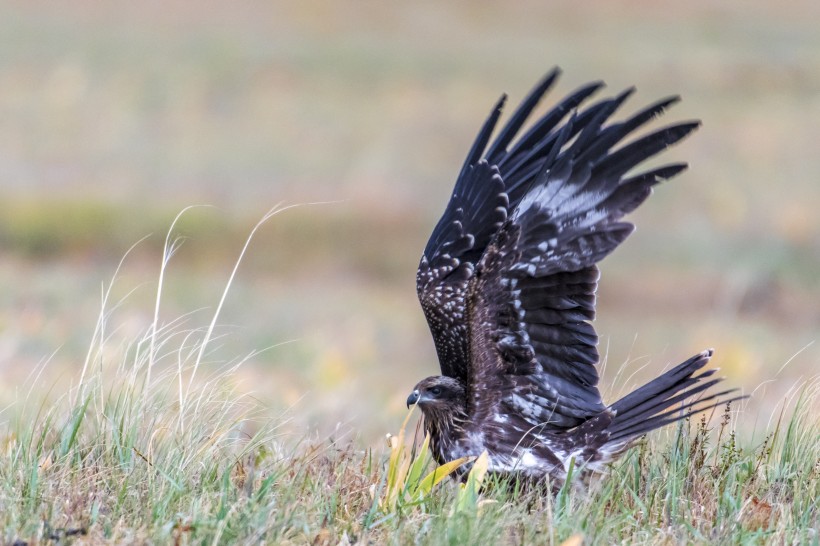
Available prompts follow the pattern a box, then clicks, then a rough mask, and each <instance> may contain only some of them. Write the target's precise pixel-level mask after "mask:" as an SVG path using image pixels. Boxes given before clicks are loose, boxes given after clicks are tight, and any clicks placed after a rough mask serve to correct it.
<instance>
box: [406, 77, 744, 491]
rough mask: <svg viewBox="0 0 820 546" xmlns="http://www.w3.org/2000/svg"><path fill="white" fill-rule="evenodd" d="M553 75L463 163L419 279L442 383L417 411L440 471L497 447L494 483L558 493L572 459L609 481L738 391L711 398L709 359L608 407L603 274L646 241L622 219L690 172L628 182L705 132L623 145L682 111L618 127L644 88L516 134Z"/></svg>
mask: <svg viewBox="0 0 820 546" xmlns="http://www.w3.org/2000/svg"><path fill="white" fill-rule="evenodd" d="M557 76H558V70H557V69H555V70H553V71H552V72H550V73H549V74H548V75H547V76H546V77H545V78H544V79H543V80H542V81H541V82H540V83H539V84H538V85H537V86H536V87H535V88H534V89H533V91H532V92H531V93H530V95H529V96H528V97H527V98H526V99H525V100H524V101H523V102H522V104H521V105H520V106H519V107H518V109H517V110H516V111H515V112H514V113H513V115H512V117H511V118H510V120H509V121H508V122H507V123H506V125H505V126H504V127H503V128H502V129H501V130H500V131H499V133H498V134H497V136H496V137H495V139H494V140H493V141H492V143H491V142H490V141H491V135H492V133H493V130H494V128H495V125H496V124H497V122H498V119H499V117H500V115H501V110H502V107H503V104H504V102H505V97H502V98H501V100H500V101H499V102H498V104H497V105H496V107H495V108H494V109H493V111H492V113H491V114H490V116H489V118H488V119H487V121H486V122H485V123H484V126H483V127H482V129H481V130H480V132H479V134H478V137H477V138H476V141H475V143H474V144H473V147H472V149H471V150H470V152H469V154H468V156H467V159H466V161H465V163H464V166H463V167H462V169H461V173H460V174H459V177H458V179H457V181H456V185H455V188H454V190H453V194H452V196H451V198H450V202H449V203H448V205H447V208H446V210H445V212H444V215H443V216H442V218H441V220H439V222H438V224H437V225H436V227H435V229H434V230H433V233H432V235H431V236H430V240H429V242H428V243H427V247H426V248H425V250H424V254H423V256H422V258H421V263H420V264H419V269H418V273H417V277H416V280H417V289H418V294H419V300H420V301H421V305H422V308H423V310H424V314H425V316H426V317H427V321H428V323H429V325H430V331H431V333H432V334H433V339H434V341H435V346H436V351H437V353H438V357H439V363H440V365H441V371H442V375H441V376H434V377H428V378H427V379H424V380H423V381H421V382H420V383H418V385H416V387H415V388H414V390H413V392H412V393H411V395H410V397H409V398H408V399H407V403H408V406H409V405H411V404H418V405H419V407H420V408H421V410H422V412H423V415H424V422H425V428H426V429H427V431H428V432H429V433H430V435H431V445H432V449H433V453H434V456H435V458H436V459H437V460H438V461H439V462H445V461H448V460H452V459H456V458H458V457H462V456H469V455H472V456H477V455H479V454H481V452H483V451H484V450H487V452H488V454H489V468H490V471H491V472H496V473H501V474H510V475H513V476H514V477H521V478H525V479H527V480H529V481H540V480H546V479H547V478H550V479H552V483H553V484H555V483H561V482H563V481H564V479H565V477H566V471H567V468H568V466H569V464H570V461H571V460H573V461H574V464H575V467H576V468H579V469H581V471H582V472H581V474H583V473H586V472H590V471H596V470H600V469H601V468H602V466H603V465H604V464H606V463H607V462H609V461H611V460H612V459H613V458H615V457H616V456H617V455H619V454H620V453H622V452H623V451H624V450H626V449H627V448H628V447H629V446H630V445H631V444H632V443H633V442H634V441H635V440H636V439H637V438H639V437H640V436H641V435H643V434H645V433H646V432H648V431H650V430H653V429H655V428H658V427H661V426H663V425H665V424H668V423H671V422H674V421H676V420H678V419H682V418H684V417H687V416H689V415H691V414H693V413H696V412H700V411H704V410H706V409H710V408H713V407H715V406H717V405H719V404H724V403H726V402H727V401H728V400H727V398H726V395H727V394H728V393H729V392H731V391H724V392H718V393H712V392H709V393H707V392H706V391H707V389H709V388H710V387H712V386H713V385H714V384H715V383H717V382H718V381H720V379H716V378H714V377H713V374H714V373H715V370H705V371H702V370H703V368H704V366H705V365H706V364H707V362H708V360H709V358H710V357H711V356H712V351H711V350H708V351H704V352H702V353H700V354H698V355H695V356H694V357H692V358H690V359H689V360H687V361H686V362H684V363H683V364H681V365H679V366H677V367H676V368H674V369H672V370H670V371H668V372H666V373H664V374H662V375H661V376H660V377H658V378H656V379H654V380H653V381H651V382H649V383H648V384H646V385H644V386H643V387H641V388H639V389H637V390H636V391H634V392H633V393H631V394H629V395H627V396H626V397H624V398H622V399H621V400H619V401H617V402H615V403H614V404H611V405H609V406H607V405H605V404H604V403H603V401H602V400H601V395H600V392H599V391H598V388H597V383H598V373H597V371H596V369H595V365H596V364H597V362H598V359H599V356H598V351H597V349H596V345H597V342H598V337H597V334H596V333H595V330H594V328H593V327H592V324H591V321H592V320H593V318H594V316H595V290H596V288H597V281H598V269H597V267H596V263H597V262H598V261H600V260H601V259H602V258H604V257H605V256H606V255H608V254H609V253H610V252H612V251H613V250H614V249H615V248H616V247H617V246H618V245H619V244H620V243H621V242H622V241H623V240H624V239H626V237H627V236H628V235H629V234H630V233H631V232H632V230H633V229H634V228H633V226H632V224H629V223H627V222H623V221H621V218H622V217H623V216H624V215H625V214H627V213H629V212H631V211H632V210H634V209H635V208H637V207H638V206H639V205H640V204H641V203H642V202H643V201H644V200H645V199H646V198H647V197H648V196H649V194H650V193H651V191H652V187H653V186H655V185H656V184H657V183H659V182H661V181H662V180H666V179H668V178H671V177H672V176H674V175H676V174H678V173H679V172H681V171H682V170H684V169H685V168H686V165H685V164H682V163H674V164H669V165H665V166H661V167H656V168H653V169H650V170H648V171H645V172H641V173H638V174H628V173H631V171H632V169H633V168H634V167H636V166H637V165H638V164H639V163H641V162H643V161H644V160H646V159H648V158H650V157H652V156H654V155H656V154H657V153H659V152H661V151H663V150H664V149H666V148H667V147H668V146H670V145H672V144H675V143H676V142H678V141H680V140H681V139H683V138H684V137H685V136H686V135H688V134H689V133H690V132H691V131H693V130H694V129H695V128H697V127H698V125H699V122H697V121H689V122H682V123H676V124H673V125H669V126H666V127H662V128H660V129H657V130H655V131H653V132H650V133H645V134H643V136H640V137H638V138H634V139H633V140H632V141H631V142H628V143H626V144H624V143H623V141H624V139H626V138H628V137H629V136H630V135H631V134H632V133H633V132H634V131H636V130H637V129H638V128H640V127H642V126H643V125H645V124H646V123H647V122H649V121H651V120H652V119H654V118H655V117H657V116H659V115H660V114H661V113H662V112H663V111H664V110H665V109H666V108H667V107H669V106H670V105H672V104H674V103H675V102H677V100H678V98H677V97H672V98H667V99H663V100H661V101H658V102H656V103H654V104H652V105H650V106H648V107H646V108H644V109H642V110H640V111H638V112H637V113H636V114H634V115H632V116H630V117H628V118H626V119H625V120H622V121H616V122H613V121H610V118H611V116H612V115H613V114H614V113H615V111H616V110H617V109H618V108H619V107H620V106H621V105H622V103H623V102H624V101H625V100H626V99H627V98H628V97H629V95H631V94H632V91H633V90H631V89H630V90H627V91H625V92H623V93H621V94H619V95H617V96H615V97H612V98H606V99H603V100H599V101H598V102H594V103H592V104H591V105H585V104H584V103H585V101H586V99H588V98H589V97H590V96H591V95H593V94H594V93H595V92H596V91H597V90H598V89H599V88H601V87H602V84H601V83H592V84H588V85H585V86H583V87H581V88H579V89H578V90H577V91H575V92H574V93H571V94H570V95H568V96H567V97H565V98H564V99H562V100H561V101H560V102H558V103H557V104H556V105H555V106H553V108H551V109H550V110H548V111H547V112H546V113H545V114H544V115H542V116H541V117H539V118H538V119H537V120H536V121H535V122H534V123H532V125H531V126H530V127H529V128H528V129H527V130H526V131H525V132H524V133H523V134H522V135H520V136H518V134H519V132H520V131H521V129H522V127H523V125H524V123H525V122H526V120H527V118H528V117H529V115H530V114H531V113H532V111H533V109H534V108H535V107H536V105H537V103H538V102H539V101H540V99H541V98H542V97H543V96H544V95H545V94H546V92H547V90H548V89H549V88H550V87H551V86H552V84H553V83H554V82H555V80H556V79H557ZM695 395H700V398H699V399H698V400H695V401H692V397H694V396H695ZM734 399H736V398H734ZM732 400H733V399H732Z"/></svg>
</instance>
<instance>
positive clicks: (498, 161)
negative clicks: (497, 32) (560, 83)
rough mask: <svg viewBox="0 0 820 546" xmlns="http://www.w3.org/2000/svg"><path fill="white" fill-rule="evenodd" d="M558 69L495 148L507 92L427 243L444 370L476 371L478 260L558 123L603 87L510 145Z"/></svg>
mask: <svg viewBox="0 0 820 546" xmlns="http://www.w3.org/2000/svg"><path fill="white" fill-rule="evenodd" d="M559 74H560V72H559V70H558V69H557V68H556V69H554V70H552V71H551V72H550V73H548V74H547V75H546V76H545V77H544V78H543V79H542V80H541V81H540V82H539V83H538V84H537V85H536V86H535V88H533V90H532V91H531V92H530V94H529V95H528V96H527V98H526V99H525V100H524V101H523V102H522V103H521V105H520V106H519V107H518V108H517V109H516V111H515V113H514V114H513V116H512V117H511V118H510V120H509V121H508V122H507V123H506V124H505V126H504V127H503V129H502V130H501V131H500V132H499V134H498V136H497V137H496V138H495V140H494V141H493V143H492V145H490V147H489V149H488V144H489V142H490V137H491V136H492V133H493V129H494V128H495V126H496V124H497V123H498V119H499V117H500V116H501V110H502V108H503V106H504V103H505V102H506V97H505V96H502V97H501V99H500V100H499V101H498V103H496V105H495V107H494V108H493V110H492V112H491V113H490V116H489V117H488V118H487V120H486V121H485V122H484V125H483V126H482V128H481V130H480V131H479V133H478V136H477V137H476V140H475V142H474V143H473V146H472V148H471V149H470V152H469V154H467V158H466V160H465V161H464V165H463V166H462V168H461V172H460V174H459V176H458V179H457V181H456V185H455V188H454V189H453V193H452V196H451V197H450V201H449V203H448V204H447V208H446V209H445V211H444V214H443V215H442V217H441V219H440V220H439V222H438V224H437V225H436V227H435V228H434V229H433V233H432V234H431V235H430V239H429V241H428V243H427V246H426V247H425V249H424V254H423V255H422V257H421V261H420V263H419V268H418V272H417V274H416V289H417V291H418V296H419V301H420V302H421V306H422V309H423V311H424V315H425V317H426V318H427V322H428V325H429V326H430V331H431V333H432V335H433V340H434V342H435V345H436V351H437V353H438V357H439V363H440V365H441V371H442V373H443V374H444V375H448V376H451V377H458V378H461V379H463V380H465V381H466V380H467V379H468V377H469V375H470V357H469V353H468V349H467V343H468V338H469V335H468V329H467V319H466V297H467V288H468V284H469V282H470V280H471V279H472V278H473V273H474V271H475V266H476V265H477V263H478V261H479V260H480V259H481V256H482V255H483V254H484V251H485V249H486V248H487V245H488V244H489V242H490V240H491V238H492V237H493V236H494V234H495V233H496V232H497V231H498V229H499V228H500V227H501V225H502V224H503V222H504V221H505V220H506V219H507V216H508V213H509V211H510V210H512V209H514V208H515V206H516V205H517V204H518V202H519V201H520V200H521V198H522V197H523V195H524V192H525V190H526V189H527V188H528V187H529V185H530V184H531V183H532V181H533V180H534V179H535V177H536V175H537V174H538V172H540V171H541V170H542V168H543V165H544V164H545V162H546V160H547V152H548V151H549V150H550V148H551V147H552V145H553V143H554V141H555V138H556V136H557V135H558V134H559V131H557V129H558V124H559V123H560V122H561V120H563V119H564V118H565V117H566V115H567V113H568V112H570V111H572V110H573V109H574V108H577V107H578V105H580V104H581V103H582V102H583V101H584V100H585V99H587V98H588V97H589V96H590V95H592V94H593V93H594V92H595V91H596V90H597V89H599V88H600V87H601V86H602V84H601V83H593V84H589V85H586V86H583V87H581V88H579V89H578V90H577V91H575V92H574V93H571V94H570V95H568V96H567V97H565V98H564V99H563V100H562V101H560V102H559V103H558V104H556V105H555V106H554V107H553V108H552V109H550V110H549V111H548V112H547V113H546V114H544V115H543V116H542V117H541V118H539V119H538V120H537V122H536V123H534V124H533V125H532V127H531V128H530V129H529V130H528V131H527V132H526V133H525V134H524V135H523V136H522V137H521V138H519V139H518V140H517V141H516V143H515V144H514V145H513V146H511V147H510V146H509V145H510V143H511V142H512V141H513V139H514V138H515V137H516V135H517V134H518V132H519V131H520V130H521V127H522V126H523V125H524V123H525V122H526V120H527V118H528V117H529V115H530V114H531V113H532V111H533V110H534V109H535V107H536V106H537V105H538V102H539V101H540V100H541V98H542V97H543V96H544V95H545V94H546V93H547V91H548V90H549V89H550V88H551V87H552V85H553V84H554V83H555V81H556V80H557V78H558V75H559ZM596 106H598V105H596ZM594 112H595V107H592V108H590V109H588V110H587V111H586V112H585V113H584V114H582V116H583V117H582V118H579V123H576V127H578V128H580V127H582V126H583V124H584V122H585V120H589V119H590V117H591V114H592V113H594ZM576 130H577V129H576ZM508 148H509V149H508ZM485 151H486V154H485Z"/></svg>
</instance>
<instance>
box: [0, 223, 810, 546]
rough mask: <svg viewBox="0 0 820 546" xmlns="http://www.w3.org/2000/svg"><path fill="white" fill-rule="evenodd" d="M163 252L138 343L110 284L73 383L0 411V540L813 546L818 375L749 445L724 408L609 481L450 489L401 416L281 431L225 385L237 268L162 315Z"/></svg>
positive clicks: (658, 438)
mask: <svg viewBox="0 0 820 546" xmlns="http://www.w3.org/2000/svg"><path fill="white" fill-rule="evenodd" d="M266 219H267V217H266ZM263 221H264V220H263ZM257 227H258V226H257ZM249 240H250V239H249ZM176 248H177V243H176V241H175V239H173V238H172V237H170V236H169V238H168V239H167V242H166V247H165V252H164V254H163V256H164V257H163V260H162V267H161V274H160V279H159V282H158V288H157V300H156V311H155V314H154V315H153V321H151V322H150V323H149V324H148V325H147V327H146V328H145V329H144V331H142V332H141V333H139V334H138V335H136V336H133V335H132V334H131V335H130V337H129V334H124V333H123V332H122V331H121V328H120V326H121V325H118V324H116V322H115V319H116V313H115V311H116V309H117V308H118V307H119V305H120V304H121V303H122V302H113V303H112V302H110V301H109V298H110V294H111V287H110V286H109V287H108V289H107V290H106V291H104V295H103V306H102V311H101V313H100V319H99V321H98V324H97V327H96V330H95V334H94V336H93V340H92V343H91V346H90V349H89V352H88V357H87V359H86V362H85V366H83V367H82V372H81V373H80V375H79V378H78V379H77V380H76V382H73V381H72V382H71V384H69V385H67V386H66V385H64V384H62V382H61V383H57V382H55V383H54V384H52V385H51V386H50V387H49V388H48V389H44V388H43V378H44V377H45V376H46V375H47V374H45V372H44V369H45V368H46V367H47V363H44V364H42V365H41V366H39V367H38V368H37V369H35V370H34V371H33V372H32V375H31V376H30V378H29V380H28V381H27V384H26V386H27V388H28V391H27V392H25V391H24V392H18V400H17V402H16V403H14V404H13V405H12V406H11V407H7V408H5V410H4V411H3V412H2V414H0V416H1V418H2V419H3V421H2V425H0V426H1V427H2V428H0V540H2V541H4V542H5V543H9V544H24V543H25V544H35V543H48V542H54V543H59V544H65V543H69V542H72V541H76V542H77V543H146V542H147V543H159V544H170V543H174V544H190V543H197V544H230V543H260V542H261V543H275V544H279V543H294V544H308V543H310V544H338V543H354V542H356V543H379V544H382V543H387V544H389V543H395V544H406V543H418V544H470V543H487V544H490V543H507V544H518V543H539V544H568V545H569V544H580V543H586V544H607V543H630V544H631V543H649V544H661V543H670V542H671V543H704V544H706V543H709V544H715V543H718V544H720V543H726V544H729V543H731V544H735V543H749V544H763V543H800V544H817V543H818V541H820V536H819V535H818V533H817V529H818V527H819V526H820V510H819V509H818V499H820V422H818V420H817V418H816V409H817V405H818V402H819V401H820V384H819V383H818V382H817V380H814V381H809V382H807V383H805V384H804V385H803V387H802V388H801V389H800V390H799V391H797V392H795V393H793V394H792V395H791V396H790V397H788V398H787V399H786V400H785V401H784V402H783V406H782V408H781V410H782V412H781V414H780V416H779V418H777V419H774V420H773V422H771V423H770V424H769V425H768V426H767V428H766V430H765V437H763V438H762V439H758V440H756V441H754V440H752V439H743V438H738V437H737V436H736V433H735V431H734V426H735V424H736V420H738V419H745V418H746V416H745V415H744V414H743V413H740V414H737V413H735V412H734V411H731V410H730V409H729V408H727V409H726V411H725V412H724V413H723V414H722V417H721V419H719V423H718V424H717V425H714V426H713V427H710V425H709V424H708V421H707V420H706V419H705V418H703V419H701V420H696V421H694V422H688V421H687V422H684V423H681V424H680V425H679V426H678V427H670V428H668V429H667V430H666V431H664V432H661V433H657V434H653V435H651V436H650V437H649V438H648V439H646V440H644V441H642V442H641V443H640V445H639V446H637V447H636V448H635V449H633V450H631V451H630V452H629V453H628V454H627V455H626V456H625V457H623V459H622V460H621V461H620V462H618V463H617V464H615V465H614V466H613V467H612V469H611V471H610V475H608V476H606V477H602V478H601V479H596V480H595V481H594V483H592V484H589V485H588V486H575V487H565V488H564V489H562V490H561V491H560V492H559V494H558V495H556V496H553V495H550V494H547V493H545V492H544V491H533V490H529V491H523V490H520V489H519V488H518V487H516V484H514V483H505V482H502V481H499V480H498V479H497V478H495V477H493V476H491V475H486V476H485V475H484V471H485V470H486V459H482V458H479V459H478V460H476V461H471V463H472V464H473V466H472V470H471V473H470V476H469V478H468V480H467V483H466V484H456V483H454V482H453V481H452V480H449V479H444V478H445V476H446V475H447V474H448V473H449V472H451V471H452V470H453V468H454V467H455V464H454V465H450V466H447V467H446V468H438V469H436V468H434V465H433V464H432V463H431V461H430V456H429V453H428V452H427V449H426V442H422V443H421V445H419V444H418V443H416V442H412V441H409V440H408V438H407V435H406V433H405V431H406V427H407V426H408V421H409V416H408V419H405V422H404V424H403V425H402V426H401V428H400V430H399V433H398V435H397V436H395V437H390V438H389V441H388V445H387V446H382V447H379V446H376V447H372V446H371V447H368V446H365V445H362V443H361V442H359V441H357V440H356V439H355V438H354V439H353V440H351V439H338V438H334V437H329V438H316V437H313V438H311V437H309V436H304V437H302V438H294V437H292V436H288V435H286V434H285V433H284V431H283V425H284V424H285V423H286V421H287V416H286V415H280V416H274V415H271V411H270V410H269V409H267V408H265V407H263V406H262V405H260V404H259V403H258V402H257V401H256V400H255V399H254V398H253V397H252V396H250V395H249V394H247V393H242V392H238V391H237V389H236V388H235V387H232V378H233V376H234V374H236V372H237V370H239V369H240V368H241V366H242V365H243V363H244V362H245V361H246V360H247V358H248V357H243V358H238V359H235V360H233V361H230V362H226V363H222V364H216V363H213V362H210V358H211V354H212V351H213V347H212V346H213V344H214V343H216V342H218V341H219V338H218V336H215V335H213V332H214V325H215V324H216V323H217V321H218V317H219V310H220V309H221V307H222V304H223V303H224V301H225V298H226V295H227V293H228V289H229V288H230V286H231V282H232V281H233V279H234V276H235V274H236V270H237V267H238V265H239V262H240V261H241V256H240V260H238V261H237V264H236V266H235V268H234V270H233V272H232V273H231V275H230V277H229V282H228V283H227V286H226V288H225V291H224V292H223V294H222V296H221V298H220V300H219V305H217V311H216V312H215V313H214V314H213V316H212V317H211V319H210V320H209V321H207V322H206V323H204V324H202V325H191V324H189V323H190V322H191V321H192V319H191V317H189V316H183V317H180V318H178V319H175V320H172V321H169V322H163V321H162V318H161V317H162V313H161V310H160V304H161V301H162V292H163V290H162V289H163V286H162V285H163V278H164V274H165V271H166V268H167V266H168V264H169V260H170V258H171V257H172V255H173V253H174V250H175V249H176ZM246 248H247V245H246V247H245V248H243V250H242V255H244V252H245V249H246ZM463 462H465V461H458V462H457V463H456V464H460V463H463Z"/></svg>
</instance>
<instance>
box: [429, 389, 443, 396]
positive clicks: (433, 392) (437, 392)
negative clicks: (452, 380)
mask: <svg viewBox="0 0 820 546" xmlns="http://www.w3.org/2000/svg"><path fill="white" fill-rule="evenodd" d="M430 394H432V395H433V396H438V395H439V394H441V387H433V388H432V389H430Z"/></svg>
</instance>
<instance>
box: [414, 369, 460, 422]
mask: <svg viewBox="0 0 820 546" xmlns="http://www.w3.org/2000/svg"><path fill="white" fill-rule="evenodd" d="M465 392H466V390H465V388H464V385H463V384H462V382H461V381H459V380H458V379H454V378H452V377H447V376H445V375H434V376H432V377H428V378H426V379H422V380H421V381H419V382H418V384H417V385H416V386H415V387H414V388H413V392H411V393H410V396H408V397H407V407H408V408H409V407H410V406H412V405H413V404H418V406H419V408H421V410H422V411H423V412H424V413H428V412H430V411H433V412H440V411H442V410H445V409H455V408H458V409H461V408H463V407H464V404H465Z"/></svg>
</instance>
